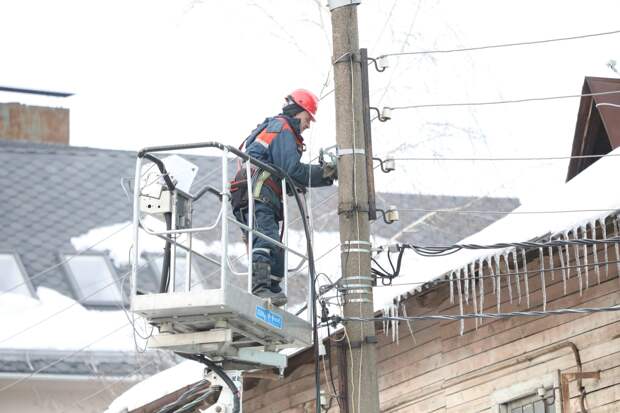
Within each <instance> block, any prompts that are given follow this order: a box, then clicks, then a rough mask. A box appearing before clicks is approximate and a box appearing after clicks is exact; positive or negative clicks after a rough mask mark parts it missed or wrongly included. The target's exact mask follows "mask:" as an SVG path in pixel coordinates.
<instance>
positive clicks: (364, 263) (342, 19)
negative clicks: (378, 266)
mask: <svg viewBox="0 0 620 413" xmlns="http://www.w3.org/2000/svg"><path fill="white" fill-rule="evenodd" d="M359 3H360V0H329V2H328V5H329V8H330V10H331V14H332V28H333V29H332V30H333V43H334V57H333V59H334V60H333V62H334V83H335V98H336V143H337V145H338V146H337V147H338V156H339V158H338V178H339V180H338V182H339V187H338V199H339V202H338V215H339V222H340V243H341V263H342V274H343V277H342V281H341V282H342V285H341V288H343V289H345V292H346V294H345V297H344V302H345V304H344V316H345V317H372V316H373V313H374V312H373V302H372V277H371V274H370V241H369V240H370V236H369V220H368V209H369V208H368V186H367V182H366V180H367V175H366V165H367V164H366V154H365V151H364V146H365V145H364V123H363V116H364V114H363V110H362V88H361V75H360V58H359V40H358V29H357V8H356V7H357V5H358V4H359ZM364 64H366V63H364ZM345 328H346V331H347V335H348V337H349V340H350V343H351V349H352V354H351V356H352V357H347V378H348V383H347V404H348V411H349V412H356V413H371V412H372V413H376V412H379V388H378V384H377V355H376V349H375V346H376V342H377V339H376V336H375V326H374V323H368V322H366V323H361V322H348V323H346V324H345Z"/></svg>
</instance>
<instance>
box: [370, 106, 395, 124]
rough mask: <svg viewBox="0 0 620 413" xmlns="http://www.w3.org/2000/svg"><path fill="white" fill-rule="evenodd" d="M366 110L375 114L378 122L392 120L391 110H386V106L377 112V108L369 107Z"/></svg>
mask: <svg viewBox="0 0 620 413" xmlns="http://www.w3.org/2000/svg"><path fill="white" fill-rule="evenodd" d="M368 109H370V110H374V111H375V112H377V119H379V121H380V122H387V121H388V120H390V119H392V108H388V107H387V106H386V107H384V108H383V110H381V111H379V108H376V107H374V106H371V107H369V108H368Z"/></svg>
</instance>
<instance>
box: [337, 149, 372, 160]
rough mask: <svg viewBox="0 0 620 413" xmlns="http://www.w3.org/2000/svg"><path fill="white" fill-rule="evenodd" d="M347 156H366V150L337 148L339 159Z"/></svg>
mask: <svg viewBox="0 0 620 413" xmlns="http://www.w3.org/2000/svg"><path fill="white" fill-rule="evenodd" d="M345 155H366V150H365V149H364V148H336V156H337V157H338V158H340V157H342V156H345Z"/></svg>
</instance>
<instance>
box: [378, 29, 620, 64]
mask: <svg viewBox="0 0 620 413" xmlns="http://www.w3.org/2000/svg"><path fill="white" fill-rule="evenodd" d="M618 33H620V30H612V31H608V32H600V33H590V34H582V35H576V36H567V37H556V38H551V39H541V40H532V41H524V42H514V43H499V44H490V45H483V46H473V47H464V48H456V49H438V50H421V51H414V52H397V53H386V54H383V55H381V56H379V58H382V57H387V56H406V55H425V54H436V53H455V52H471V51H475V50H485V49H497V48H504V47H514V46H531V45H536V44H543V43H553V42H561V41H565V40H577V39H586V38H591V37H598V36H608V35H612V34H618Z"/></svg>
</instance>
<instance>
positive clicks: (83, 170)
mask: <svg viewBox="0 0 620 413" xmlns="http://www.w3.org/2000/svg"><path fill="white" fill-rule="evenodd" d="M189 160H190V161H192V162H194V163H196V164H198V166H199V168H200V171H201V174H202V175H199V176H198V177H197V179H196V181H195V184H194V187H193V188H192V192H195V191H196V190H197V189H199V188H198V187H200V186H201V185H204V184H205V183H211V184H213V185H214V186H216V187H218V186H219V182H220V174H219V168H220V164H221V163H220V160H219V159H218V158H209V157H190V158H189ZM0 162H1V164H2V170H3V173H2V174H0V187H2V193H3V195H4V196H3V204H4V205H3V208H2V210H3V213H2V214H0V228H1V230H0V231H1V232H2V236H1V237H0V252H3V251H11V252H15V253H17V254H18V255H19V257H20V259H21V261H22V262H23V264H24V267H25V270H26V272H27V273H28V275H29V276H30V277H31V278H32V277H33V276H35V275H36V274H39V273H41V272H42V271H44V270H47V269H50V268H51V269H50V270H49V271H46V272H45V274H43V275H41V276H37V277H35V278H33V279H32V283H33V285H34V287H35V288H37V287H40V286H45V287H48V288H52V289H54V290H57V291H59V292H61V293H62V294H65V295H68V296H71V297H73V298H77V297H75V294H74V291H73V290H72V287H71V284H70V282H69V280H68V278H67V274H66V273H65V269H64V267H63V266H62V265H59V264H60V261H61V259H60V253H71V252H75V249H74V248H73V246H72V245H71V243H70V239H71V238H72V237H77V236H79V235H83V234H85V233H87V232H88V231H89V230H91V229H94V228H98V227H103V226H109V225H113V224H118V223H125V222H128V221H130V220H131V215H132V211H131V201H130V200H129V199H128V198H127V196H126V194H125V193H124V191H123V190H122V188H121V185H120V181H121V179H122V178H128V179H133V176H134V168H135V153H134V152H129V151H116V150H103V149H94V148H80V147H71V146H64V145H51V144H40V143H24V142H15V141H7V140H2V139H0ZM216 170H217V171H218V172H215V171H216ZM210 172H214V173H213V175H212V177H211V178H210V179H209V180H208V181H203V182H201V181H200V179H201V176H203V177H204V176H205V174H208V173H210ZM209 181H210V182H209ZM336 190H337V188H335V187H334V188H319V189H315V190H313V205H315V208H314V217H315V229H316V230H319V231H322V230H331V231H337V228H338V221H337V214H336V212H335V211H336V209H337V196H332V194H334V192H335V191H336ZM330 196H331V198H329V197H330ZM327 198H329V199H327ZM213 199H214V198H213V197H210V196H209V195H206V196H204V197H203V198H202V199H201V200H200V201H198V202H197V203H196V205H195V210H196V211H199V212H198V213H197V214H196V216H195V217H194V225H198V226H200V225H205V224H207V223H209V222H211V221H213V219H214V218H215V216H216V213H217V208H215V207H213V206H212V204H211V203H210V202H212V201H213ZM326 199H327V201H325V200H326ZM323 201H325V202H323ZM322 202H323V204H322V205H321V203H322ZM293 203H294V202H291V208H292V207H293V205H292V204H293ZM377 204H378V206H379V207H381V206H387V205H391V204H394V205H398V207H399V208H400V209H413V208H418V209H437V208H440V209H445V208H455V207H462V208H463V209H466V210H467V209H469V210H501V211H504V210H505V211H510V210H512V209H514V208H516V207H517V206H518V205H519V202H518V200H516V199H511V198H481V199H476V198H472V197H451V196H428V195H409V194H377ZM425 214H426V212H415V213H414V212H407V213H406V214H405V213H402V214H401V221H400V222H398V223H395V224H393V225H384V224H383V222H382V221H377V222H376V223H375V224H374V225H373V233H375V234H377V235H380V236H382V237H386V238H390V237H393V236H395V235H398V236H399V237H400V239H403V240H407V241H408V242H416V243H421V244H446V243H453V242H456V241H458V240H460V239H463V238H465V237H466V236H468V235H471V234H473V233H475V232H478V231H480V230H481V229H482V228H484V227H485V226H487V225H488V224H490V223H491V222H492V221H493V220H496V219H499V218H501V215H491V217H492V219H489V216H477V215H469V214H468V215H464V214H463V215H461V214H431V215H429V216H427V218H426V219H425V220H423V221H424V223H423V224H422V225H417V226H415V227H413V228H409V229H407V227H408V226H409V225H410V224H411V223H412V222H414V221H416V220H418V219H419V218H421V217H423V216H424V215H425ZM448 227H449V228H450V231H449V232H445V231H442V230H441V228H448ZM292 228H293V229H301V226H300V224H299V223H297V224H295V225H293V226H292ZM407 231H408V232H407ZM199 237H202V238H203V239H204V240H206V241H214V240H216V239H217V238H218V237H219V235H218V232H214V233H213V235H212V236H210V237H209V238H205V237H206V236H205V235H200V236H199ZM127 270H128V268H126V267H119V268H117V271H118V273H119V274H122V273H123V272H124V271H127ZM144 272H145V274H144V275H145V277H142V279H145V280H147V279H148V280H151V281H150V282H149V283H148V284H144V285H142V286H141V287H140V288H142V289H146V290H149V291H154V290H156V288H157V285H158V281H157V275H156V274H154V273H152V272H151V270H150V269H145V270H144ZM203 272H208V271H203ZM297 278H301V277H297ZM302 284H303V283H302ZM292 290H294V291H297V292H298V293H299V295H300V297H302V296H303V294H304V293H303V290H304V288H301V287H300V288H294V289H292ZM5 353H6V352H3V353H1V354H0V371H30V367H28V368H27V369H25V368H23V366H24V364H23V360H21V359H19V357H13V358H9V359H5V358H4V354H5ZM56 358H58V357H56ZM42 360H43V358H42ZM62 365H63V366H65V367H66V369H65V370H63V369H62V368H61V367H58V368H57V370H58V371H57V372H58V373H67V372H69V373H72V374H78V373H77V372H79V371H81V370H80V368H78V366H79V363H78V364H77V365H73V364H71V365H70V364H67V363H65V364H62ZM111 365H113V363H112V364H111ZM20 366H21V367H20ZM116 366H119V365H118V364H117V365H116ZM134 368H135V365H134ZM114 371H116V372H117V373H118V374H123V373H122V369H121V368H120V367H118V369H116V368H111V370H110V372H111V373H110V374H112V372H114Z"/></svg>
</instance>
